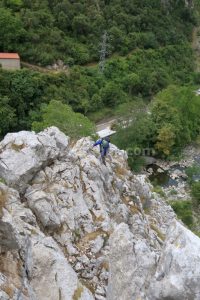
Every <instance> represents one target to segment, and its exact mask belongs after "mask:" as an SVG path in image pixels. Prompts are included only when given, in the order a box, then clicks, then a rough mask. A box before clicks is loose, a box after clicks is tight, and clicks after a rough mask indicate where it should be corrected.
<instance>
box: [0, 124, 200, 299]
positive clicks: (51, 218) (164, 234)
mask: <svg viewBox="0 0 200 300" xmlns="http://www.w3.org/2000/svg"><path fill="white" fill-rule="evenodd" d="M91 144H92V141H91V140H90V139H89V138H83V139H81V140H79V141H78V142H76V143H74V142H70V140H69V138H68V137H66V136H65V135H64V134H62V133H61V132H60V131H59V130H58V129H57V128H55V127H51V128H48V129H47V130H45V131H44V132H41V133H39V134H35V133H33V132H20V133H15V134H8V135H7V136H6V137H5V139H4V140H3V141H2V142H1V144H0V149H1V153H0V177H1V179H2V180H1V181H2V182H4V183H1V184H0V213H1V218H0V236H1V240H0V250H1V254H0V299H2V300H7V299H12V300H15V299H18V300H19V299H33V300H36V299H37V300H43V299H44V300H46V299H49V300H57V299H58V300H62V299H63V300H78V299H81V300H90V299H96V300H104V299H108V300H115V299H118V300H129V299H130V300H133V299H134V300H135V299H142V300H153V299H160V300H162V299H163V300H164V299H174V300H177V299H179V297H180V294H181V295H182V298H181V299H183V300H186V299H191V300H192V299H200V298H198V297H199V295H200V294H199V292H200V287H199V285H198V272H199V271H198V270H200V260H199V248H200V240H199V238H198V237H196V236H195V235H194V234H192V233H191V232H190V231H189V230H187V229H186V228H185V227H184V226H183V225H181V224H180V223H179V222H178V221H176V217H175V214H174V212H173V210H172V209H171V207H170V206H168V205H167V204H166V202H165V201H163V200H162V199H160V197H159V195H157V194H156V193H153V192H152V186H151V185H150V184H149V183H148V181H147V179H146V177H145V176H144V175H140V176H139V175H138V176H136V175H133V174H132V172H131V171H130V170H129V169H128V167H127V162H126V159H127V157H126V153H125V152H124V151H120V150H119V149H117V148H116V147H115V146H111V150H110V157H108V158H107V166H104V165H103V164H101V162H100V160H99V154H98V149H94V150H91ZM186 270H187V271H186ZM192 274H194V277H195V278H193V277H192ZM191 291H193V294H192V292H191ZM188 295H189V296H190V298H188V297H189V296H188ZM192 297H193V298H192Z"/></svg>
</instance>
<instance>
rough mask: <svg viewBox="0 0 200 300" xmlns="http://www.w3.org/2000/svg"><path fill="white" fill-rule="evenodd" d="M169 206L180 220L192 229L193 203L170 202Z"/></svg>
mask: <svg viewBox="0 0 200 300" xmlns="http://www.w3.org/2000/svg"><path fill="white" fill-rule="evenodd" d="M169 204H170V205H171V207H172V208H173V210H174V211H175V213H176V214H177V216H178V218H180V219H181V220H182V221H183V223H185V224H186V225H187V226H188V227H189V228H190V227H191V226H192V224H193V217H192V203H191V201H180V200H179V201H169Z"/></svg>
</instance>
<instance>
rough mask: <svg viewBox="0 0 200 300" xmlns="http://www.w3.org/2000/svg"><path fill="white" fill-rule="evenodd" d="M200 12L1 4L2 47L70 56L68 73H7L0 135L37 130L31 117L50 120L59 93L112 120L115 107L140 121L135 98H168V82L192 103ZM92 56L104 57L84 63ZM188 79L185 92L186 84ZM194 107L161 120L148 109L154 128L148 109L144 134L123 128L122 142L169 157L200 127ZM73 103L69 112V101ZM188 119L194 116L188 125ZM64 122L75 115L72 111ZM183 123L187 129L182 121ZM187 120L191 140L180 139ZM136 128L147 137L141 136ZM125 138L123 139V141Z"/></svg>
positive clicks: (0, 93) (1, 84) (176, 5)
mask: <svg viewBox="0 0 200 300" xmlns="http://www.w3.org/2000/svg"><path fill="white" fill-rule="evenodd" d="M197 19H198V7H197V6H195V7H194V8H193V6H186V5H185V1H184V0H179V1H158V0H152V1H149V0H142V1H141V0H135V1H124V0H123V1H122V0H115V1H108V0H107V1H98V0H96V1H90V0H87V1H67V0H64V1H61V0H59V1H56V0H51V1H46V0H43V1H36V0H34V1H29V0H4V1H2V2H1V4H0V36H1V39H0V51H16V52H19V54H20V56H21V58H22V60H24V61H27V62H29V63H32V64H37V65H40V66H47V65H51V64H53V63H55V62H56V61H57V60H62V61H63V62H64V63H65V64H67V65H68V67H69V68H70V69H69V72H67V73H65V72H60V73H57V74H56V73H53V72H52V73H51V72H48V73H40V72H37V71H32V70H29V69H22V70H19V71H15V72H7V71H3V70H1V71H0V114H1V118H0V134H1V136H3V135H5V134H6V133H7V132H8V131H16V130H22V129H31V127H32V124H33V123H34V124H36V123H37V122H40V124H41V122H43V121H44V119H46V117H45V116H46V115H45V116H44V112H46V111H51V109H52V106H51V103H52V102H51V101H52V100H54V101H60V102H62V103H63V104H64V105H67V106H68V105H69V106H71V107H72V109H73V110H74V111H75V112H79V113H82V114H84V115H87V116H89V117H91V118H92V119H93V120H95V119H96V118H97V116H99V115H100V117H105V115H106V113H107V114H109V115H110V114H113V113H115V112H121V114H125V115H126V114H128V115H130V114H132V117H131V118H132V119H134V120H135V119H137V117H136V118H135V117H134V116H135V113H136V111H137V109H135V105H136V104H138V103H139V107H140V105H142V103H145V105H148V104H149V103H150V102H151V100H152V99H153V98H154V97H156V99H157V98H161V99H164V98H167V97H168V96H167V95H168V90H166V92H165V91H163V95H164V96H162V92H161V91H162V90H164V89H168V87H169V93H171V94H172V98H173V99H174V100H173V101H176V99H177V97H179V95H180V93H181V94H182V92H183V93H184V95H185V96H184V95H183V98H184V97H185V98H186V100H185V101H186V103H189V98H188V97H191V95H192V90H193V89H195V85H196V84H198V83H200V76H199V73H195V72H194V70H195V58H194V54H193V50H192V47H191V39H192V32H193V28H194V27H195V26H196V25H197ZM105 31H106V32H107V34H108V39H107V43H106V49H105V50H106V53H107V54H106V56H107V60H106V62H105V69H104V72H103V73H102V72H100V71H99V68H98V61H99V56H100V53H99V51H100V49H101V43H102V38H103V34H104V32H105ZM93 61H96V64H91V66H87V65H84V64H86V63H89V62H93ZM171 85H173V88H170V86H171ZM183 85H184V86H185V88H184V89H182V88H180V87H179V86H183ZM187 87H188V88H187ZM176 89H177V91H178V92H177V93H176ZM187 89H189V90H187ZM186 90H187V91H186ZM185 91H186V92H185ZM160 92H161V94H160ZM158 93H159V94H158ZM157 94H158V96H156V95H157ZM165 95H166V96H165ZM181 97H182V96H181ZM160 101H164V102H165V100H160ZM50 102H51V103H50ZM54 103H55V102H54ZM156 103H159V100H157V102H156ZM48 105H50V106H49V107H48ZM171 105H172V102H170V101H168V102H167V103H166V106H167V107H168V106H171ZM173 105H174V110H176V111H177V110H179V105H180V104H179V103H178V104H177V105H176V104H175V103H174V102H173ZM195 105H198V103H197V101H196V102H195V104H194V108H192V110H193V109H194V110H195V111H196V113H195V114H193V113H191V114H187V115H186V116H185V115H184V114H181V116H180V120H178V121H174V119H173V118H171V119H169V118H168V117H167V116H166V115H165V116H164V117H163V116H162V117H163V123H162V124H161V123H159V122H157V120H156V118H155V116H154V113H156V114H158V115H159V114H161V115H162V113H161V112H162V110H163V107H162V105H160V104H157V105H156V104H155V105H152V108H151V106H150V108H148V110H149V109H150V110H152V114H151V116H152V117H149V118H150V122H151V123H150V124H151V126H150V128H151V129H152V130H151V132H149V130H146V129H147V124H146V123H144V124H143V123H142V121H141V120H143V119H145V122H146V121H147V122H148V119H149V118H146V115H145V112H143V113H144V116H143V117H142V116H141V117H138V118H139V120H140V122H139V123H137V124H136V123H134V128H138V132H139V134H138V133H137V130H131V129H130V130H129V131H127V132H133V133H132V137H131V138H130V135H127V134H124V133H123V134H122V137H123V138H125V137H126V139H124V140H123V139H121V137H120V142H121V146H122V147H134V146H135V145H136V146H137V145H139V146H145V145H152V146H153V147H154V148H155V149H157V150H158V152H159V153H160V154H164V155H169V154H171V152H173V151H174V150H175V151H176V150H177V148H178V149H179V148H181V147H182V146H183V145H184V144H185V142H188V141H190V140H192V139H193V138H195V136H196V135H197V134H198V132H199V127H198V125H199V122H198V121H196V119H195V120H193V121H194V122H193V123H195V124H193V123H191V122H190V118H191V117H192V118H194V116H195V118H196V117H197V118H199V113H200V112H199V109H198V107H196V106H195ZM59 107H62V105H60V106H59V105H58V109H59ZM155 107H156V109H155ZM65 109H66V111H68V110H69V107H66V108H65ZM160 109H161V112H160ZM146 110H147V109H144V110H142V111H146ZM164 110H165V109H164ZM172 110H173V108H172ZM155 111H156V112H155ZM166 111H167V110H166ZM55 113H56V112H55ZM61 115H62V114H61ZM172 115H173V112H172ZM74 116H75V115H74ZM72 117H73V116H72ZM185 117H186V118H189V119H187V120H188V121H187V122H186V124H185ZM48 119H49V117H48ZM50 119H51V120H52V118H50ZM84 120H85V121H86V123H87V120H86V119H84ZM172 120H173V122H172ZM59 122H60V120H59ZM63 122H67V121H66V119H65V118H64V119H63ZM176 122H178V123H176ZM158 123H159V124H158ZM177 124H179V127H177V128H176V126H177ZM181 124H185V126H186V125H187V124H188V131H189V133H188V131H187V132H186V133H187V139H185V138H184V137H182V136H181V138H180V137H179V132H181V130H182V127H181V126H182V125H181ZM190 124H193V125H190ZM52 125H55V124H52ZM161 125H162V126H161ZM91 126H92V125H91ZM36 127H37V126H36ZM86 127H87V126H86ZM33 128H34V129H35V125H34V126H33ZM37 128H38V127H37ZM141 128H143V130H142V129H141ZM171 128H172V129H173V128H176V129H173V130H171ZM83 129H84V128H83ZM83 129H81V135H84V134H87V132H88V131H87V128H86V130H85V131H84V130H83ZM178 130H179V131H178ZM169 131H170V134H169ZM134 132H136V134H137V135H138V136H140V138H139V139H140V140H139V141H138V140H137V136H135V135H134ZM141 133H142V134H141ZM143 133H144V134H143ZM77 135H78V136H79V134H77ZM118 140H119V138H118V137H116V143H117V144H118V145H119V142H118ZM180 140H181V141H180ZM183 140H184V141H183ZM169 141H170V142H169ZM168 142H169V143H168ZM124 145H125V146H124Z"/></svg>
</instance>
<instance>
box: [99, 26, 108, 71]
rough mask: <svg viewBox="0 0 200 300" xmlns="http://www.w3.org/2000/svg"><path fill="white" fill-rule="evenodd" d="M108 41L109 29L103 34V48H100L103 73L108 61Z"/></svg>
mask: <svg viewBox="0 0 200 300" xmlns="http://www.w3.org/2000/svg"><path fill="white" fill-rule="evenodd" d="M107 41H108V34H107V31H105V32H104V34H103V37H102V43H101V50H100V61H99V70H100V72H101V73H103V72H104V68H105V62H106V54H107V53H108V51H107Z"/></svg>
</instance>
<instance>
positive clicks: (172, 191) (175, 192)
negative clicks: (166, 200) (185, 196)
mask: <svg viewBox="0 0 200 300" xmlns="http://www.w3.org/2000/svg"><path fill="white" fill-rule="evenodd" d="M169 194H170V195H171V196H173V195H177V194H178V192H177V191H176V190H174V189H172V190H171V191H170V192H169Z"/></svg>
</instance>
